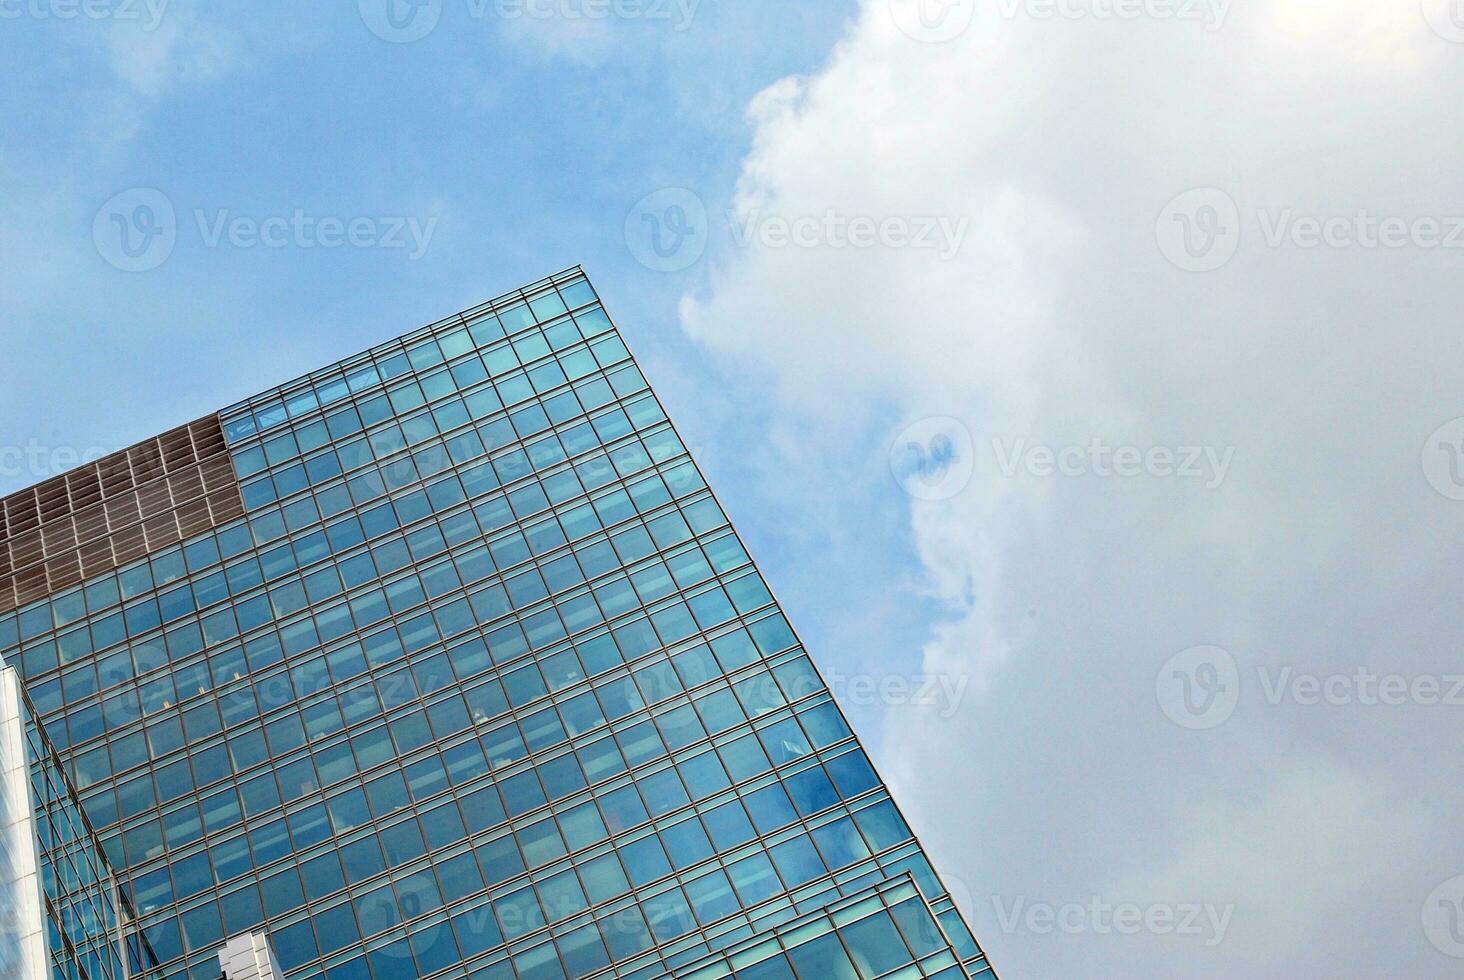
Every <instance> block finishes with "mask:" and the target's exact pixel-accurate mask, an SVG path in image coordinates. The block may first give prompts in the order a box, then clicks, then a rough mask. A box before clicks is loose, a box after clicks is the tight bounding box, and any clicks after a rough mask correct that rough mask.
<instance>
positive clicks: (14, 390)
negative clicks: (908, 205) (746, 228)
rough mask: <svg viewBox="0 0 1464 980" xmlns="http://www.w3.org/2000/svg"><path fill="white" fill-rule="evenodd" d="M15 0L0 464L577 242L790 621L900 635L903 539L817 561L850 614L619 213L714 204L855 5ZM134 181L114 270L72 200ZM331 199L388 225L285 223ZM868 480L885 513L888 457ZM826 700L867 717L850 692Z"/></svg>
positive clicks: (212, 394)
mask: <svg viewBox="0 0 1464 980" xmlns="http://www.w3.org/2000/svg"><path fill="white" fill-rule="evenodd" d="M7 9H11V8H7ZM14 9H17V10H21V11H24V12H25V15H24V16H20V17H17V18H14V19H11V20H9V21H7V22H6V23H5V25H4V26H5V28H6V29H5V30H4V31H3V32H0V52H3V60H4V63H5V64H6V65H7V66H9V67H10V69H11V70H10V73H9V74H10V75H11V77H12V78H13V79H14V80H15V84H11V85H8V86H7V87H6V88H5V89H4V91H0V130H3V131H4V132H6V133H8V134H9V135H8V136H7V137H5V138H4V140H3V142H0V174H3V178H4V179H3V182H0V188H3V189H0V208H3V212H0V214H3V225H0V228H3V231H0V235H3V245H4V254H5V262H4V265H5V266H6V269H5V271H0V284H3V288H4V291H5V293H6V302H5V307H6V313H5V316H6V329H5V334H6V344H7V359H8V361H9V363H10V367H11V369H10V371H8V372H7V375H8V378H7V384H6V385H4V386H3V387H0V445H4V446H11V447H16V448H17V449H23V450H25V451H26V462H25V464H24V465H21V466H16V465H13V463H14V460H13V459H12V465H8V466H5V467H3V471H0V492H5V491H9V490H12V489H16V488H19V487H21V486H25V485H28V484H30V483H33V482H35V481H37V480H39V479H41V478H43V477H44V476H46V475H48V474H49V473H50V472H51V471H54V470H57V469H65V468H67V467H68V466H69V465H71V464H72V463H73V462H74V461H75V454H77V453H82V454H90V455H98V454H100V453H101V452H102V451H104V450H108V451H109V450H111V449H114V448H118V447H121V446H125V445H128V444H131V443H132V442H135V441H136V440H138V439H141V438H145V437H147V436H149V435H152V434H155V433H157V432H159V431H161V430H163V429H165V428H168V427H171V426H172V425H175V424H178V423H180V422H182V421H184V420H187V419H192V418H196V417H198V416H201V415H204V414H207V413H208V412H211V411H213V410H215V409H217V408H220V407H222V406H224V405H227V404H229V403H231V402H233V401H235V400H237V399H239V398H242V397H245V396H247V395H249V394H252V393H254V392H256V391H259V390H262V389H264V388H266V387H269V386H272V385H274V384H277V383H279V382H281V381H283V380H286V379H288V378H291V377H294V376H296V375H297V374H300V373H302V372H303V371H305V370H309V369H313V368H314V367H316V366H319V365H322V364H326V363H329V362H331V361H334V360H337V359H339V358H341V357H343V356H345V355H347V354H349V353H352V352H355V351H357V350H360V349H363V348H365V347H367V346H370V345H372V344H375V343H377V342H379V341H380V340H383V339H386V338H389V337H392V336H396V335H398V334H401V333H404V332H406V331H407V330H409V329H412V328H414V327H416V326H419V325H421V324H423V323H427V322H430V321H432V320H435V319H437V318H439V317H441V316H444V315H448V314H450V313H452V312H455V311H457V310H459V309H463V308H466V307H468V306H471V305H474V304H476V303H478V302H480V301H482V300H484V299H487V298H490V297H492V296H494V295H497V294H498V293H500V292H501V291H504V290H507V289H510V288H513V287H515V286H518V285H520V284H523V283H526V282H530V281H533V280H535V279H538V278H541V277H542V276H544V275H546V274H548V273H550V272H553V271H557V270H559V269H561V268H564V267H567V266H570V265H574V264H582V265H584V266H585V268H586V269H587V270H588V271H589V273H590V274H591V275H592V277H593V278H594V279H595V282H596V284H597V285H598V287H599V289H600V290H601V292H602V294H603V295H604V296H605V298H606V300H607V303H608V304H609V306H610V308H611V310H612V311H613V313H614V314H615V316H616V317H617V319H618V320H619V321H620V323H621V324H622V326H623V328H624V329H625V331H626V333H627V335H628V337H629V339H630V341H631V343H632V344H633V345H634V347H635V349H636V351H637V353H638V355H639V356H640V357H641V359H642V361H643V362H645V363H646V365H647V369H648V372H649V373H650V375H651V377H652V380H653V381H654V383H655V384H656V386H657V389H658V391H659V392H660V393H661V395H662V397H663V399H665V400H666V401H667V402H668V405H669V407H670V409H671V411H672V412H673V415H674V417H675V418H676V419H677V421H678V423H679V425H680V427H681V429H682V431H683V433H684V434H685V436H686V438H687V439H688V441H689V442H690V443H691V444H692V445H693V446H694V447H695V448H696V451H697V455H698V458H699V459H701V461H702V462H703V464H704V466H705V467H706V468H707V469H708V471H709V472H710V475H711V477H712V480H713V482H714V485H716V486H717V487H718V489H719V491H720V492H721V493H722V495H723V496H724V497H725V498H726V502H727V505H728V507H729V508H730V509H731V510H732V512H733V514H734V517H735V518H736V519H737V520H738V523H739V526H740V527H741V529H742V531H743V533H744V534H745V535H746V536H747V537H748V538H749V539H750V541H751V544H752V546H753V547H754V549H755V551H756V553H757V555H758V556H759V558H760V560H762V561H763V562H764V564H765V565H766V566H767V571H768V573H769V576H770V578H771V579H772V581H773V583H774V585H775V587H776V588H778V589H779V590H780V592H781V593H783V597H784V599H785V601H786V602H787V603H788V604H789V605H790V606H791V607H793V612H794V615H795V617H796V620H797V621H798V622H799V623H800V626H801V627H802V629H803V631H804V632H805V633H807V634H808V640H809V642H810V643H811V644H814V645H815V646H816V647H818V646H823V647H827V648H832V649H834V650H838V651H845V652H843V653H840V654H838V655H839V656H840V658H841V662H848V663H855V662H862V661H867V662H870V663H891V662H894V661H895V660H896V659H897V658H903V660H904V662H905V663H906V664H914V663H915V662H916V660H917V656H918V654H917V650H918V644H917V643H914V642H912V641H910V639H909V638H908V636H909V634H910V633H911V632H918V631H919V630H920V629H922V624H921V617H922V615H923V611H922V610H921V609H919V608H918V606H919V605H920V603H919V602H918V601H917V602H916V603H915V606H916V608H911V607H910V605H909V604H908V603H895V602H892V601H891V599H890V596H889V592H888V590H887V588H886V587H885V582H886V580H887V577H888V576H890V575H891V574H895V575H900V574H907V573H908V571H909V568H908V567H907V569H906V570H904V571H894V570H893V569H894V568H895V567H896V566H895V563H897V562H899V561H900V560H901V559H904V560H905V561H906V562H907V563H908V562H909V554H908V552H909V547H910V546H909V542H908V540H906V539H905V538H904V536H903V528H902V526H901V521H899V520H892V521H890V522H889V523H888V524H887V525H884V526H883V527H882V528H881V526H879V525H876V526H875V527H873V528H870V527H866V528H865V529H864V533H863V534H862V535H861V536H860V540H859V549H858V550H859V552H860V560H859V561H857V562H855V563H853V564H852V565H851V574H849V575H848V576H847V577H846V579H845V583H844V586H843V587H845V588H847V589H848V590H849V594H850V595H858V594H859V593H860V591H861V590H862V591H863V592H864V593H865V595H864V596H863V598H862V599H860V600H858V601H856V602H855V605H857V606H859V607H863V608H873V607H883V609H884V615H883V617H882V619H881V622H880V626H881V633H880V637H874V638H872V637H870V636H869V635H868V630H867V626H868V624H864V625H863V626H860V627H858V628H851V627H850V626H849V624H848V623H847V620H846V619H845V618H844V617H843V616H841V615H840V610H841V607H843V606H844V599H845V597H844V596H843V595H839V596H834V595H830V594H828V592H827V579H826V574H825V573H824V571H823V570H822V568H821V562H820V561H819V560H818V558H817V552H816V551H813V550H812V549H815V548H819V547H821V545H820V544H819V542H818V541H817V540H816V539H817V538H818V535H813V536H812V537H813V538H814V539H815V540H809V535H808V533H807V531H803V532H802V533H800V530H799V529H800V528H803V527H804V526H805V524H806V522H805V521H804V520H803V519H802V515H803V514H804V513H805V511H806V508H807V507H808V505H809V503H810V501H809V499H808V495H807V494H805V493H800V494H798V495H796V496H795V497H793V498H792V499H790V498H789V495H788V493H787V487H785V486H782V485H780V484H779V485H770V484H769V482H768V481H767V479H765V477H766V476H767V474H768V473H769V471H770V470H772V471H776V468H777V467H776V466H775V465H774V462H773V459H774V455H775V454H774V453H772V452H771V451H770V449H769V446H768V437H767V434H768V426H767V418H768V416H769V414H770V413H772V412H773V411H774V402H773V399H772V398H771V396H770V392H769V384H770V382H769V381H768V379H767V375H766V373H765V372H759V370H758V369H757V366H756V365H753V364H748V363H746V362H743V363H741V364H734V363H731V362H729V361H728V360H726V359H722V358H717V357H711V356H708V355H707V353H706V352H705V351H702V350H700V349H699V347H698V345H697V344H695V343H693V342H692V341H690V340H689V339H688V338H687V336H686V334H685V333H684V332H683V331H682V330H681V328H680V324H679V317H678V311H677V306H678V303H679V301H680V300H681V298H682V296H683V294H685V293H687V292H689V291H696V290H698V289H701V288H703V287H704V284H705V282H706V280H707V276H708V266H709V263H710V255H709V256H708V257H707V258H704V259H702V260H701V261H697V262H695V263H694V264H692V265H690V266H689V267H687V268H680V269H675V270H672V271H666V270H664V269H660V268H648V267H647V265H646V264H645V263H643V262H641V261H638V260H637V255H638V254H639V255H644V254H646V253H645V251H644V248H645V245H646V242H645V241H644V239H643V237H638V236H640V235H641V233H640V232H637V231H635V229H637V228H640V227H641V226H638V225H637V224H636V223H635V222H634V220H633V217H632V220H631V227H632V229H633V233H632V236H631V237H630V238H628V237H627V231H626V228H627V218H628V216H631V215H632V211H633V209H634V208H635V206H636V203H637V202H638V201H640V200H641V199H643V198H644V197H645V196H646V195H650V194H655V193H657V192H658V191H662V190H663V189H666V188H686V189H690V190H691V191H693V192H694V193H695V194H696V195H697V197H699V198H701V199H702V200H703V201H704V202H706V206H707V207H708V208H709V209H710V210H711V212H712V213H715V212H716V210H717V209H718V208H725V207H726V206H727V203H728V202H729V201H730V198H731V196H732V194H733V190H734V186H735V184H736V181H737V178H738V175H739V172H740V164H741V160H742V158H743V156H744V155H745V154H746V153H747V151H748V149H749V148H750V145H751V139H752V134H753V126H752V125H751V124H750V123H749V121H748V119H747V118H746V115H745V114H746V111H747V108H748V105H749V103H751V102H752V100H753V98H754V97H755V96H756V95H757V93H758V92H759V91H761V90H762V89H764V88H765V87H767V86H769V85H771V84H773V83H775V82H776V81H778V80H779V79H781V78H784V77H786V76H789V75H793V74H799V73H807V72H812V71H816V70H817V69H818V68H819V66H820V65H822V64H823V63H825V62H826V61H827V59H828V57H829V54H830V51H831V49H832V47H833V46H834V44H835V42H836V41H837V40H838V39H839V37H840V36H841V35H842V34H843V32H844V31H845V30H846V28H847V25H848V23H849V21H850V19H851V18H852V17H853V16H854V14H855V12H856V10H855V5H854V4H852V3H849V2H823V0H819V2H811V3H800V4H784V3H739V4H735V5H734V4H726V3H710V2H707V3H704V4H698V5H695V6H694V16H693V17H692V18H691V19H690V20H689V21H684V20H683V19H682V17H681V14H680V11H683V10H686V9H687V8H684V7H682V8H676V7H669V8H667V11H668V14H674V15H675V16H674V17H673V18H672V19H669V20H668V19H661V18H660V17H659V16H645V17H635V16H631V17H610V18H603V19H595V18H591V19H579V20H575V19H569V18H565V17H562V16H550V17H521V18H518V19H505V18H503V17H499V16H495V15H494V14H493V13H492V11H493V10H494V9H495V8H494V7H493V6H492V5H489V6H488V7H487V8H483V7H482V5H479V7H478V8H477V9H480V10H481V9H486V10H487V11H489V13H487V14H486V15H483V16H477V15H475V13H474V10H475V8H474V7H473V5H472V4H470V3H469V2H467V0H458V2H456V3H454V2H453V0H447V2H446V3H445V4H442V5H440V10H441V14H440V20H439V21H438V23H437V26H436V28H435V29H434V30H432V31H431V33H430V34H428V35H427V36H426V37H423V38H421V39H419V40H416V41H414V42H411V43H390V42H388V41H386V40H383V39H382V38H381V37H379V36H378V35H377V34H375V33H373V32H372V30H371V29H369V27H368V24H367V23H366V21H367V17H366V15H364V14H362V12H361V11H360V10H358V9H357V7H356V5H355V4H345V5H331V6H330V7H327V6H326V5H311V6H308V7H307V6H305V5H298V4H283V3H263V4H255V5H251V6H250V8H249V9H248V10H247V11H245V10H234V11H230V10H227V9H221V10H209V11H207V12H201V11H199V10H198V9H195V8H185V7H183V6H181V5H179V6H176V7H174V6H172V5H165V6H163V7H162V8H160V12H161V16H160V17H159V18H158V19H157V22H156V26H153V24H152V23H151V20H150V18H151V14H150V10H151V9H158V8H148V7H147V6H146V5H142V4H139V5H136V6H133V5H131V4H127V5H123V4H120V3H119V4H117V5H114V6H111V7H104V8H101V9H105V10H108V11H110V12H112V14H113V16H110V17H107V18H103V19H97V20H91V19H88V18H86V17H76V18H69V19H66V18H61V17H59V16H56V14H55V11H56V10H61V9H64V7H53V6H50V5H48V4H45V3H42V4H39V5H33V4H27V5H25V6H16V7H14ZM498 9H506V10H510V11H512V10H514V9H516V8H514V7H512V6H511V5H510V6H507V7H500V8H498ZM540 9H549V8H547V7H543V8H540ZM566 9H569V10H571V11H573V10H577V9H579V7H578V6H577V5H575V4H570V5H569V6H568V7H567V8H566ZM630 9H632V10H634V9H636V8H634V7H632V8H630ZM645 9H647V10H648V11H649V10H651V9H653V8H645ZM36 11H39V12H41V13H44V14H45V15H46V16H38V15H36V14H35V13H34V12H36ZM134 12H135V13H136V15H137V16H136V18H134V17H133V13H134ZM138 189H143V190H144V191H157V192H161V194H162V195H163V196H164V198H165V199H166V201H167V203H168V205H169V206H171V207H172V209H173V211H174V215H175V222H176V228H177V233H176V243H175V244H174V245H173V247H172V251H171V253H169V254H168V256H167V258H166V260H164V261H162V262H161V264H159V265H157V266H156V267H155V268H149V269H147V270H146V271H140V272H134V271H123V270H121V269H119V268H117V267H115V266H114V265H113V264H112V263H111V262H109V259H110V258H116V253H115V252H114V251H113V250H111V249H110V248H108V249H102V248H99V247H98V245H97V239H96V238H95V236H94V223H95V222H96V220H97V216H98V214H99V213H102V214H103V220H104V221H105V219H106V217H107V215H106V211H107V209H108V207H109V202H112V201H113V200H114V198H115V197H116V196H117V195H119V194H129V193H131V194H134V195H135V194H136V193H139V190H138ZM149 199H150V198H149ZM297 213H299V214H301V215H302V217H303V219H304V221H305V226H304V227H305V229H306V230H305V231H304V232H302V233H301V234H300V235H298V236H297V235H295V233H293V232H292V233H291V235H290V237H289V240H288V242H287V243H286V244H285V245H284V246H283V247H268V246H266V245H264V244H262V243H261V242H259V241H258V240H256V239H253V238H250V237H248V236H247V234H246V235H245V236H244V237H238V236H233V235H231V234H230V233H229V232H227V231H225V232H223V233H222V234H220V229H221V228H228V227H229V224H230V223H231V222H234V221H235V220H237V219H245V220H251V221H255V222H263V221H265V220H267V219H270V218H277V219H278V218H283V219H285V220H288V221H294V220H295V216H296V215H297ZM360 218H365V219H371V220H373V221H377V222H380V223H379V224H377V225H376V226H375V227H376V228H377V229H378V231H379V232H380V233H381V234H382V235H387V234H388V232H389V229H390V228H391V227H392V226H393V224H399V223H401V222H406V223H407V227H408V228H409V229H411V228H415V229H416V230H417V234H418V236H419V237H418V239H416V240H414V239H412V237H411V235H410V233H407V232H404V233H403V235H402V238H403V240H404V241H406V242H407V243H408V244H407V247H405V248H395V247H392V248H386V247H369V246H368V247H352V246H350V245H346V246H342V247H334V248H325V247H319V245H315V247H310V246H311V245H312V244H314V242H315V238H314V232H313V230H312V229H313V228H314V227H315V226H316V223H318V222H321V221H327V220H330V219H338V220H339V221H341V222H343V223H349V222H350V221H352V220H353V219H360ZM105 234H111V231H110V229H109V230H108V231H106V232H105ZM724 237H725V235H724ZM393 240H394V239H393ZM418 253H420V254H418ZM32 450H37V451H38V452H32ZM12 456H14V454H12ZM15 458H16V459H18V457H15ZM32 460H35V462H34V463H33V462H32ZM808 489H809V491H810V492H813V493H818V492H819V491H818V489H817V488H808ZM868 492H869V493H870V494H871V495H881V496H883V497H884V504H883V506H884V508H885V510H886V512H887V513H889V514H890V515H892V516H895V517H900V518H902V515H903V504H902V500H903V498H902V497H901V496H900V495H899V494H898V491H897V488H896V487H895V486H894V485H893V484H892V483H891V482H889V481H887V480H882V481H876V482H875V483H874V484H873V486H872V487H870V488H869V489H868ZM844 506H846V507H848V506H851V505H850V504H848V503H846V504H844ZM871 532H873V533H871ZM907 598H909V596H907ZM821 634H824V635H822V636H821ZM902 634H904V635H902ZM866 700H867V699H866ZM850 710H851V712H853V713H854V714H855V715H856V717H859V720H860V723H861V725H860V727H861V729H862V730H863V731H865V732H866V733H867V735H868V737H869V738H870V739H871V740H872V741H875V742H877V741H878V740H879V738H880V728H879V725H878V720H879V717H878V716H879V709H878V706H877V705H874V704H852V705H850Z"/></svg>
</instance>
